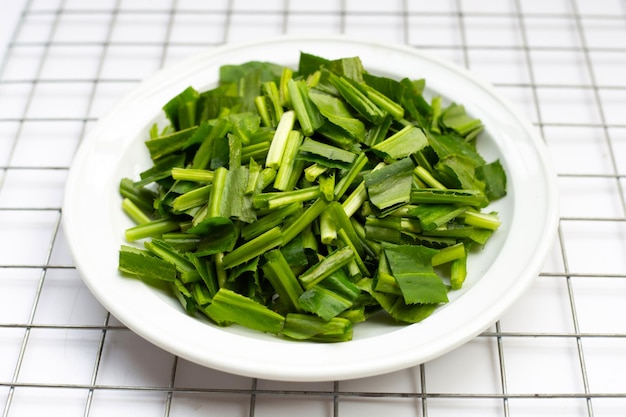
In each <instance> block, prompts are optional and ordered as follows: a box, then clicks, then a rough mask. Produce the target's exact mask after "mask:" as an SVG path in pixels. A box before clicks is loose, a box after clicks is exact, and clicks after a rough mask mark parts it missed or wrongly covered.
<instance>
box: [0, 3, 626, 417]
mask: <svg viewBox="0 0 626 417" xmlns="http://www.w3.org/2000/svg"><path fill="white" fill-rule="evenodd" d="M0 7H4V5H3V6H0ZM304 32H306V33H320V34H329V33H332V34H338V33H345V34H348V35H352V36H355V37H361V38H372V39H376V40H386V41H392V42H396V43H405V44H408V45H411V46H413V47H415V48H418V49H422V50H427V51H428V52H430V53H431V54H434V55H438V56H440V57H443V58H445V59H448V60H451V61H454V62H457V63H458V64H460V65H463V66H466V67H468V68H469V69H470V70H472V71H473V72H475V73H476V74H478V75H479V76H482V77H483V78H484V79H486V80H488V81H490V82H492V83H493V84H494V85H495V86H496V87H497V88H498V89H499V90H500V91H501V92H502V94H504V95H505V96H507V97H508V98H509V99H510V100H511V101H512V102H514V104H515V105H516V106H517V108H518V109H519V111H520V112H521V113H524V114H525V115H526V116H527V117H528V118H529V119H530V120H531V121H532V122H533V124H534V126H535V128H536V129H537V131H538V132H539V133H540V134H541V136H542V137H543V138H544V140H545V141H546V143H547V145H548V147H549V150H550V152H551V157H552V160H553V162H554V164H555V167H556V170H557V172H558V181H559V185H560V198H561V201H562V207H561V217H560V222H559V233H558V241H557V242H555V245H554V249H553V250H552V252H551V254H550V256H549V258H548V260H547V262H546V264H545V266H544V268H543V270H542V273H541V274H540V276H539V278H538V280H537V282H536V284H535V285H534V286H533V287H532V289H531V290H530V291H529V292H528V293H527V294H525V295H524V297H522V299H520V300H519V301H518V302H517V303H516V304H515V305H513V306H512V307H511V308H510V310H508V311H507V313H506V314H505V315H504V316H503V317H501V319H500V320H499V321H498V322H497V323H496V324H495V325H494V326H492V327H491V328H490V329H488V330H486V331H485V332H484V333H482V334H481V335H479V336H478V337H476V338H475V339H474V340H472V341H470V342H469V343H467V344H466V345H464V346H462V347H460V348H458V349H457V350H455V351H453V352H451V353H449V354H447V355H444V356H442V357H440V358H438V359H436V360H433V361H431V362H428V363H425V364H422V365H420V366H417V367H414V368H410V369H406V370H403V371H399V372H394V373H391V374H387V375H382V376H378V377H373V378H365V379H358V380H350V381H341V382H337V381H328V382H322V383H283V382H278V381H265V380H257V379H251V378H245V377H239V376H234V375H228V374H224V373H220V372H217V371H214V370H211V369H206V368H202V367H199V366H197V365H194V364H191V363H189V362H187V361H185V360H183V359H179V358H177V357H174V356H172V355H171V354H169V353H167V352H164V351H162V350H160V349H158V348H156V347H154V346H152V345H151V344H149V343H147V342H145V341H144V340H142V339H141V338H139V337H138V336H136V335H135V334H134V333H132V332H130V331H129V330H128V329H126V328H125V327H124V326H122V325H121V324H120V323H119V322H117V321H116V319H115V318H114V317H112V316H111V315H109V314H108V313H107V312H106V311H105V310H104V309H103V308H102V307H101V306H100V305H99V304H98V303H97V302H96V301H95V299H94V298H93V297H92V296H91V294H90V293H89V292H88V291H87V289H86V287H85V286H84V285H83V284H82V281H81V280H80V277H79V276H78V273H77V272H76V270H75V268H74V264H73V260H72V258H71V255H70V254H69V251H68V249H67V247H66V244H65V239H64V236H63V231H62V228H61V227H60V223H61V219H62V216H63V213H62V210H61V200H62V195H63V188H64V183H65V179H66V175H67V171H68V168H69V166H70V164H71V162H72V158H73V155H74V152H75V150H76V148H77V146H78V145H79V143H80V141H81V140H82V138H83V137H84V136H85V133H86V132H87V131H88V130H89V128H90V126H91V125H92V124H93V123H94V122H96V121H97V120H98V117H99V116H100V115H101V114H102V113H103V112H104V111H106V110H107V109H108V108H109V107H110V106H112V105H113V104H114V103H115V101H116V100H118V99H120V98H121V96H123V95H124V94H125V93H126V92H128V91H129V90H130V89H131V88H133V87H134V86H135V85H137V83H138V82H139V81H140V80H141V79H142V78H144V77H147V76H149V75H151V74H152V73H153V72H155V71H156V70H158V68H160V67H162V66H165V65H169V64H172V63H174V62H176V61H178V60H179V59H181V58H182V57H185V56H188V55H190V54H193V53H194V52H197V51H200V50H206V49H210V48H213V47H216V46H218V45H222V44H224V43H227V42H235V41H241V40H247V39H253V38H259V37H263V36H273V35H280V34H294V33H304ZM3 58H4V59H3V60H0V62H2V63H3V64H2V66H1V67H0V410H1V413H2V416H3V417H9V416H10V417H15V416H32V415H36V414H41V413H42V412H45V413H46V415H47V416H90V417H94V416H103V415H107V416H109V415H115V416H118V417H123V416H133V417H139V416H176V417H179V416H192V415H193V416H196V415H206V416H211V415H215V416H226V417H228V416H257V417H258V416H292V415H296V414H297V415H300V416H307V417H308V416H333V417H339V416H341V417H348V416H378V415H383V414H385V415H394V416H400V417H402V416H424V417H426V416H481V417H484V416H512V417H515V416H534V417H537V416H553V415H555V414H558V415H567V416H587V417H593V416H596V417H599V416H616V417H617V416H624V415H626V376H625V375H626V320H625V319H624V317H626V218H625V214H626V199H625V197H624V194H625V192H626V191H625V188H626V182H625V179H624V176H625V174H626V116H625V115H626V78H625V77H624V74H625V72H624V68H626V2H624V1H623V0H602V1H600V0H540V1H539V0H533V1H529V0H502V1H497V2H496V1H491V0H447V1H438V2H427V1H411V0H397V1H395V0H389V1H384V2H381V1H351V0H344V1H334V0H316V1H310V0H304V1H299V0H298V1H297V0H274V1H265V2H257V1H252V0H248V1H246V0H223V1H200V0H197V1H191V0H178V1H177V0H158V1H157V0H145V1H140V0H98V1H90V2H84V1H70V0H67V1H55V0H51V1H28V2H27V3H26V6H25V8H24V9H23V11H22V13H21V14H20V15H19V21H18V22H17V24H16V29H15V32H14V33H13V35H12V38H11V40H10V43H9V45H8V48H7V50H6V53H5V56H4V57H3ZM94 221H98V219H94ZM94 239H97V237H94Z"/></svg>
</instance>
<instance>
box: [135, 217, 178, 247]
mask: <svg viewBox="0 0 626 417" xmlns="http://www.w3.org/2000/svg"><path fill="white" fill-rule="evenodd" d="M178 230H180V224H179V222H178V221H176V220H172V219H158V220H152V221H150V222H148V223H144V224H140V225H137V226H133V227H131V228H129V229H126V231H125V233H124V235H125V237H126V240H127V241H129V242H134V241H136V240H139V239H145V238H148V237H157V236H161V235H162V234H163V233H169V232H174V231H178Z"/></svg>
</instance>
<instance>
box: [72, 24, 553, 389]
mask: <svg viewBox="0 0 626 417" xmlns="http://www.w3.org/2000/svg"><path fill="white" fill-rule="evenodd" d="M268 48H269V49H270V50H271V49H275V50H276V51H278V50H289V51H291V52H294V51H296V50H298V49H300V48H302V49H303V50H305V51H307V52H310V51H312V50H320V49H321V50H324V49H329V50H332V51H333V52H337V51H355V53H354V55H357V54H359V52H363V53H365V54H366V55H372V56H377V55H376V54H378V55H381V54H382V55H384V56H385V57H386V58H389V59H392V58H393V57H394V56H402V57H404V58H406V59H408V60H409V62H410V63H412V64H414V63H419V64H421V65H424V66H432V67H433V68H438V69H439V70H441V71H442V72H445V73H447V74H449V75H450V76H452V77H457V78H458V80H461V81H459V88H460V89H461V90H462V89H464V88H467V91H469V92H473V93H475V94H476V95H477V96H478V97H480V99H477V100H476V103H474V104H475V107H476V109H477V112H478V113H480V109H481V107H482V106H484V107H486V108H487V109H490V110H494V111H496V112H498V111H501V112H502V113H503V114H504V115H507V117H508V119H506V120H504V122H503V126H500V127H501V128H502V129H505V130H506V129H508V128H510V129H511V130H512V131H514V132H516V133H515V134H517V136H516V137H513V138H512V139H511V138H509V139H507V141H505V142H506V143H498V146H502V147H503V149H506V150H507V151H513V152H512V153H520V154H521V155H523V156H524V158H522V157H520V156H516V155H510V156H509V157H508V158H510V160H507V162H509V163H510V165H511V166H516V167H518V168H521V169H527V170H529V171H532V172H530V175H531V177H532V178H527V179H523V180H522V179H520V178H515V176H510V180H513V181H512V182H513V183H512V184H510V185H511V188H512V189H514V194H513V193H512V195H511V196H509V197H507V198H511V199H513V201H514V203H513V204H514V206H513V210H512V213H511V214H512V215H514V216H515V219H516V221H518V220H519V222H518V223H514V224H512V225H510V227H511V230H510V231H509V232H508V236H507V241H508V238H509V237H511V236H512V237H513V238H515V239H514V241H513V243H514V244H515V245H517V246H522V247H523V248H524V249H525V250H526V252H524V253H523V254H521V255H519V256H518V255H515V258H514V257H513V256H514V255H512V254H511V253H512V252H514V251H513V250H509V249H508V248H507V247H506V246H505V247H503V248H502V249H501V250H502V251H503V252H502V253H501V254H500V255H498V257H497V258H496V260H495V262H494V265H491V266H490V267H489V270H488V271H486V273H485V274H484V276H482V277H481V279H480V280H479V281H478V282H476V284H475V285H473V286H472V288H471V289H470V290H469V291H468V292H467V293H465V294H463V296H462V297H460V298H458V299H457V300H455V301H454V302H453V303H450V304H449V305H447V306H445V308H444V309H442V310H441V311H439V312H437V313H436V314H434V315H433V316H431V318H429V319H427V320H425V321H424V322H422V323H419V324H418V325H411V326H405V327H402V328H401V329H397V330H394V331H392V332H389V333H385V334H384V335H380V336H377V335H374V336H372V337H366V338H364V339H362V340H358V339H357V340H354V341H351V342H347V343H341V344H317V343H299V342H298V343H296V342H288V341H284V340H280V339H278V338H275V337H273V336H266V335H254V336H253V337H250V335H249V334H247V333H245V332H238V331H235V332H229V331H224V330H222V329H219V328H215V327H212V326H209V325H207V324H206V323H204V322H201V321H199V320H197V319H194V318H191V317H188V316H185V315H184V313H182V312H176V311H175V309H174V308H170V307H169V306H167V305H164V304H163V302H162V299H161V298H160V297H159V296H158V295H156V294H154V292H153V291H152V290H149V289H146V288H145V286H143V285H142V284H141V283H139V282H135V281H131V280H128V279H124V278H121V277H119V276H118V274H117V272H116V270H115V268H116V266H117V263H116V261H117V248H115V249H114V252H113V253H109V252H110V249H111V248H112V246H111V244H121V243H123V241H122V239H121V232H120V230H110V225H109V224H107V222H106V221H105V222H103V224H98V223H97V222H96V223H95V224H94V217H96V218H98V219H100V218H101V217H104V218H105V219H107V217H106V216H107V215H109V213H110V212H111V211H112V210H117V211H120V209H119V206H117V205H116V203H117V202H115V203H114V202H112V201H110V200H111V199H110V198H108V199H107V197H108V196H110V195H111V194H110V191H111V190H110V186H111V181H113V182H115V181H119V178H115V179H112V178H110V176H111V174H114V173H116V172H117V171H115V170H114V169H113V168H112V167H111V166H109V165H108V164H110V163H112V162H115V163H119V161H120V158H122V157H123V156H122V155H121V151H123V150H124V149H125V147H124V146H121V145H120V144H122V145H124V144H126V145H127V144H128V141H129V140H131V139H129V138H128V137H127V136H124V135H125V128H126V127H127V126H128V125H133V126H134V127H135V130H132V129H131V130H132V131H136V126H137V123H139V122H138V120H139V121H140V122H142V123H143V125H142V126H143V127H144V128H145V126H146V123H147V122H148V121H151V120H153V119H154V116H155V109H156V108H158V109H160V107H161V106H162V104H163V103H164V101H158V102H157V103H152V102H151V100H152V101H154V96H155V95H157V96H158V95H159V94H161V95H162V94H164V93H163V92H164V91H176V88H178V87H180V85H181V82H184V79H185V77H188V76H195V77H197V76H198V74H197V71H198V68H203V66H204V67H206V66H209V67H210V66H211V65H213V68H214V65H215V63H216V62H220V59H226V58H227V57H233V56H234V57H238V58H239V59H241V60H242V61H241V62H244V61H245V60H246V59H245V57H246V56H248V55H249V54H250V53H252V54H253V52H254V51H256V50H268ZM319 54H320V55H323V53H319ZM344 56H346V54H344ZM295 59H297V57H295V58H294V60H295ZM267 60H268V61H272V59H271V58H269V59H267ZM221 63H222V64H229V63H233V62H227V61H224V62H221ZM377 65H381V66H383V67H384V65H385V64H384V63H379V64H377ZM365 66H366V68H368V65H367V64H366V65H365ZM194 71H195V72H194ZM400 73H401V74H402V71H400ZM405 75H407V76H409V75H410V74H405ZM418 75H419V74H418ZM418 75H416V76H415V78H418ZM211 77H214V75H209V74H207V78H211ZM435 78H436V77H435ZM433 81H435V82H434V84H435V85H437V81H438V80H436V79H435V80H434V79H433V78H429V77H428V76H426V82H427V85H430V86H432V85H433ZM155 89H159V92H158V93H155ZM435 89H437V88H435ZM437 90H439V89H437ZM178 91H180V89H179V90H178ZM481 100H482V101H484V102H481ZM488 100H491V101H490V102H489V103H487V101H488ZM459 101H460V102H461V103H463V104H467V103H466V102H465V101H464V100H463V99H462V98H460V99H459ZM155 106H156V107H155ZM495 106H498V107H499V108H496V107H495ZM129 112H134V113H133V120H132V121H129ZM477 116H480V114H478V115H477ZM486 116H489V115H486ZM120 121H121V122H122V123H121V124H120ZM485 124H486V127H487V129H489V128H490V126H489V125H488V124H487V123H485ZM131 136H132V135H131ZM137 169H138V167H137V168H136V169H135V170H137ZM527 174H528V173H527ZM532 180H534V181H535V184H536V186H535V187H534V188H532V189H530V187H529V185H528V182H530V181H532ZM106 185H108V188H107V187H106ZM93 187H104V188H105V189H104V190H98V191H96V190H94V189H93ZM513 195H514V196H513ZM557 195H558V193H557V186H556V175H555V174H554V171H553V169H552V166H551V163H550V160H549V158H548V155H547V150H546V147H545V144H544V143H543V141H542V140H541V138H539V137H538V135H536V133H535V132H534V131H533V128H532V126H531V125H530V123H529V122H528V121H526V120H525V119H524V118H523V117H521V116H520V115H519V113H518V112H517V111H516V110H515V109H514V108H513V106H512V105H511V104H510V103H509V102H508V101H507V100H506V99H504V98H503V97H501V95H500V94H499V93H498V92H497V91H496V90H495V89H494V88H493V87H492V86H491V85H489V84H488V83H486V82H484V81H482V80H480V79H479V78H478V77H477V76H476V75H475V74H471V73H469V72H468V71H466V70H465V69H463V68H461V67H458V66H456V65H455V64H452V63H449V62H446V61H443V60H440V59H438V58H435V57H432V56H430V55H428V54H426V53H424V52H422V51H419V50H417V49H415V48H411V47H408V46H403V45H390V44H383V43H375V42H370V41H363V40H355V39H351V38H348V37H345V36H282V37H278V38H272V39H265V40H261V41H257V42H249V43H242V44H231V45H225V46H222V47H218V48H215V49H212V50H210V51H207V52H205V53H201V54H198V55H195V56H193V57H191V58H189V59H186V60H185V61H184V62H181V63H179V64H176V65H173V66H171V67H168V68H165V69H163V70H161V71H159V72H157V73H156V74H155V75H154V76H152V77H150V78H148V79H146V80H145V81H144V82H142V83H141V84H140V85H139V86H138V87H136V88H135V89H134V90H133V91H132V92H131V93H130V94H128V95H127V96H126V97H125V98H124V99H123V100H121V101H120V102H119V103H118V104H117V105H116V106H115V107H114V108H112V109H111V111H109V112H108V113H107V114H106V115H105V116H103V117H102V118H101V119H100V120H99V121H98V123H97V124H96V126H94V127H93V128H92V129H91V130H90V132H89V133H88V135H87V136H86V137H85V139H84V140H83V142H82V144H81V146H80V148H79V150H78V152H77V154H76V157H75V159H74V162H73V164H72V167H71V169H70V172H69V175H68V180H67V184H66V192H65V196H64V202H63V227H64V232H65V236H66V239H67V242H68V245H69V247H70V250H71V252H72V254H73V257H74V260H75V263H76V267H77V269H78V271H79V273H80V275H81V277H82V279H83V280H84V282H85V284H86V285H87V286H88V288H89V289H90V291H91V292H92V293H93V294H94V296H95V297H96V298H97V300H98V301H99V302H100V303H101V304H102V305H103V306H104V307H105V308H106V309H107V310H109V311H110V312H111V313H112V314H113V315H114V316H115V317H116V318H117V319H119V320H120V321H121V322H122V323H124V324H125V325H126V326H128V327H129V328H130V329H131V330H132V331H134V332H135V333H137V334H139V335H140V336H142V337H144V338H145V339H147V340H148V341H150V342H152V343H154V344H155V345H157V346H159V347H161V348H163V349H165V350H167V351H169V352H171V353H173V354H176V355H178V356H180V357H183V358H185V359H187V360H190V361H192V362H195V363H198V364H201V365H204V366H207V367H211V368H214V369H217V370H220V371H224V372H230V373H234V374H239V375H244V376H249V377H258V378H265V379H276V380H290V381H322V380H341V379H351V378H358V377H366V376H372V375H377V374H381V373H386V372H391V371H395V370H399V369H402V368H406V367H409V366H413V365H417V364H419V363H423V362H425V361H428V360H431V359H433V358H435V357H438V356H440V355H442V354H444V353H446V352H448V351H450V350H452V349H454V348H456V347H458V346H460V345H462V344H463V343H465V342H467V341H468V340H470V339H471V338H473V337H475V336H476V335H478V334H479V333H480V332H481V331H483V330H484V329H486V328H487V327H489V326H490V325H492V324H493V323H494V322H495V321H496V320H497V319H498V318H499V317H500V316H501V314H502V313H503V312H504V311H505V310H506V308H507V307H508V306H510V305H511V304H512V303H513V302H514V301H515V300H516V299H517V298H519V297H520V296H521V295H522V294H523V292H524V291H525V290H526V289H527V288H528V287H529V286H530V285H532V283H533V282H534V280H535V278H536V277H537V275H538V274H539V272H540V269H541V267H542V265H543V262H544V260H545V257H546V256H547V253H548V251H549V249H550V248H551V246H552V244H553V241H554V238H555V235H556V226H557V222H558V199H557ZM532 204H535V205H536V206H537V207H538V209H537V208H534V209H532ZM529 209H532V210H534V211H532V210H531V214H528V213H525V212H524V211H525V210H526V211H528V210H529ZM520 219H521V220H520ZM532 222H535V223H536V225H538V226H540V228H541V230H542V232H541V234H537V232H536V231H535V232H533V231H529V230H526V229H527V228H528V227H529V226H530V224H531V223H532ZM522 223H523V224H522ZM94 232H95V236H96V237H95V239H94V237H93V235H92V233H94ZM522 233H524V235H522ZM98 239H103V240H104V241H105V242H106V243H107V245H105V248H102V247H94V246H99V243H98ZM100 246H102V245H100ZM118 247H119V246H118ZM103 250H104V252H103ZM520 258H521V259H520ZM509 265H513V266H511V267H512V268H514V271H513V272H511V273H510V274H512V275H514V276H513V277H511V276H506V277H505V278H506V279H502V280H499V281H496V280H495V278H493V275H494V274H496V273H498V274H501V275H502V274H504V273H505V272H507V271H508V269H507V268H509ZM521 265H523V268H521ZM112 266H113V267H114V268H113V269H111V267H112ZM515 268H517V269H515ZM504 275H506V274H504ZM486 277H487V278H486ZM127 292H130V295H129V294H127ZM133 297H135V298H133ZM137 297H139V298H140V299H141V301H142V305H141V306H138V305H136V303H133V301H134V300H136V299H137ZM477 302H480V303H481V304H482V305H481V306H477V305H476V303H477ZM146 310H150V311H146ZM460 312H466V313H467V314H460ZM451 317H452V318H453V319H454V320H457V322H455V323H452V322H451V319H450V318H451ZM172 320H173V321H172ZM442 325H443V326H444V328H443V329H442V328H441V326H442ZM190 334H193V335H194V336H193V337H190ZM425 335H426V336H429V335H433V336H434V337H424V336H425Z"/></svg>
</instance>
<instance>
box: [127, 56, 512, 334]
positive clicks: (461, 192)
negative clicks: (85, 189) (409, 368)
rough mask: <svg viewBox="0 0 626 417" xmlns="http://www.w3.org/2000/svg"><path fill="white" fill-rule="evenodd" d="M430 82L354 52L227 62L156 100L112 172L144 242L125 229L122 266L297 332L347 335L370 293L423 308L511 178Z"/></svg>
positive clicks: (440, 294)
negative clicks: (144, 164)
mask: <svg viewBox="0 0 626 417" xmlns="http://www.w3.org/2000/svg"><path fill="white" fill-rule="evenodd" d="M424 85H425V83H424V80H411V79H408V78H405V79H402V80H400V81H397V80H394V79H390V78H386V77H379V76H376V75H372V74H370V73H369V72H367V71H366V70H364V68H363V65H362V62H361V61H360V60H359V58H358V57H352V58H343V59H337V60H327V59H324V58H321V57H318V56H314V55H311V54H306V53H301V54H300V61H299V66H298V68H297V70H295V69H291V68H286V67H283V66H280V65H276V64H274V63H268V62H256V61H255V62H248V63H245V64H242V65H227V66H223V67H221V69H220V80H219V85H218V86H217V87H215V88H214V89H212V90H209V91H205V92H198V91H196V90H195V89H194V88H192V87H189V88H187V89H186V90H184V91H182V92H181V93H180V94H179V95H177V96H176V97H174V98H172V99H171V100H170V101H169V102H168V103H167V104H165V106H164V107H163V110H164V113H165V115H166V116H167V119H168V120H169V124H168V125H167V126H166V127H164V128H162V129H161V128H159V127H158V126H157V125H155V126H153V127H152V129H151V130H150V137H149V139H147V140H146V142H145V144H146V147H147V151H148V152H149V153H150V156H151V158H152V160H153V162H154V164H153V166H152V167H151V168H150V169H148V170H146V171H144V172H142V173H141V175H140V178H139V179H138V180H137V179H130V178H124V179H122V180H121V182H120V193H121V195H122V197H123V202H122V207H123V210H124V211H125V212H126V213H127V214H128V215H129V216H130V217H131V218H132V219H133V220H134V221H135V222H136V226H134V227H131V228H129V229H128V230H126V233H125V236H126V240H127V241H128V242H138V243H140V242H141V243H143V247H141V248H140V247H139V246H138V245H130V244H129V245H123V246H122V247H121V250H120V253H119V270H120V271H122V272H123V273H124V274H127V275H130V276H134V277H138V278H140V279H141V280H143V281H145V282H146V283H148V284H150V285H154V286H157V287H160V288H164V289H166V290H167V291H171V292H172V293H173V294H174V295H175V296H176V297H177V298H178V299H179V300H180V302H181V304H182V305H183V307H184V308H185V310H186V311H187V312H188V313H189V314H191V315H199V316H206V317H208V318H209V319H210V320H211V321H213V322H215V323H217V324H218V325H220V326H226V325H230V324H232V323H236V324H239V325H242V326H246V327H249V328H251V329H255V330H258V331H261V332H267V333H272V334H275V335H279V336H281V337H284V338H287V339H290V340H312V341H320V342H340V341H346V340H350V339H351V338H352V329H353V325H354V324H356V323H359V322H362V321H364V320H366V319H367V318H368V317H370V316H371V315H373V314H376V313H379V312H380V311H384V312H386V314H388V315H389V316H391V317H392V318H393V319H395V320H396V321H398V322H404V323H414V322H418V321H421V320H423V319H424V318H426V317H427V316H429V315H430V314H431V313H432V312H433V311H434V310H435V308H436V307H437V306H439V305H441V304H442V303H446V302H448V292H449V291H451V290H455V289H458V288H460V287H461V285H462V284H463V281H464V280H465V277H466V274H467V272H466V271H467V269H466V265H467V258H468V255H469V254H470V253H471V252H472V251H475V250H480V248H482V246H483V245H485V243H486V242H487V240H488V239H489V238H490V236H491V235H492V234H493V233H494V231H495V230H496V229H497V228H498V227H499V225H500V221H499V220H498V217H497V214H496V213H493V212H483V211H481V210H483V209H484V208H485V207H487V206H488V205H489V203H490V202H491V201H493V200H496V199H498V198H501V197H503V196H505V194H506V175H505V172H504V170H503V167H502V165H501V164H500V162H499V161H497V160H496V161H493V162H489V163H488V162H486V161H485V160H484V159H483V157H482V156H481V155H480V154H479V153H478V152H477V150H476V140H477V137H478V136H479V133H480V132H481V131H482V130H483V125H482V123H481V121H480V120H478V119H475V118H473V117H471V116H470V115H468V114H467V113H466V112H465V109H464V107H463V106H462V105H459V104H456V103H451V104H447V105H444V103H443V101H442V99H441V98H440V97H434V98H432V99H430V100H427V99H426V98H425V97H424V95H423V90H424ZM383 314H384V313H383Z"/></svg>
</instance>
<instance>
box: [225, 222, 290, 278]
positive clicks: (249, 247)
mask: <svg viewBox="0 0 626 417" xmlns="http://www.w3.org/2000/svg"><path fill="white" fill-rule="evenodd" d="M281 243H282V233H281V232H280V227H278V226H276V227H274V228H272V229H270V230H268V231H267V232H265V233H263V234H262V235H260V236H257V237H256V238H254V239H252V240H250V241H248V242H246V243H244V244H243V245H241V246H239V247H237V248H236V249H235V250H233V251H232V252H229V253H227V254H225V255H224V259H222V263H223V267H224V268H225V269H229V268H232V267H233V266H237V265H240V264H242V263H244V262H247V261H249V260H251V259H254V258H256V257H257V256H259V255H262V254H263V253H265V252H267V251H269V250H270V249H273V248H275V247H276V246H279V245H280V244H281Z"/></svg>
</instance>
